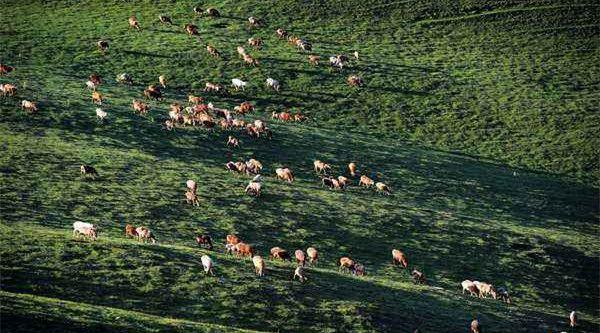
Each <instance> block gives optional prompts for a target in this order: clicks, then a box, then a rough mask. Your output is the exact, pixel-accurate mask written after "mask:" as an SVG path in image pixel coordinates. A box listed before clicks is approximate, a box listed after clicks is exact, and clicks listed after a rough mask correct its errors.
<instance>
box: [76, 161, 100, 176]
mask: <svg viewBox="0 0 600 333" xmlns="http://www.w3.org/2000/svg"><path fill="white" fill-rule="evenodd" d="M79 170H80V171H81V174H82V175H84V176H91V177H92V178H96V177H98V172H97V171H96V169H95V168H94V167H93V166H91V165H85V164H83V165H81V166H80V167H79Z"/></svg>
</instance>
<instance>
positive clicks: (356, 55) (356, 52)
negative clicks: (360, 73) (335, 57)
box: [353, 51, 360, 61]
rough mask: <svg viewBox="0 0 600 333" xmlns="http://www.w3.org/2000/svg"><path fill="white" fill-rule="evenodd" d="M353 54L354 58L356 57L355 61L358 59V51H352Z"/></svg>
mask: <svg viewBox="0 0 600 333" xmlns="http://www.w3.org/2000/svg"><path fill="white" fill-rule="evenodd" d="M353 55H354V59H356V61H358V60H360V59H359V58H358V51H354V53H353Z"/></svg>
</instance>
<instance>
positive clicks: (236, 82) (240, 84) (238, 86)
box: [231, 79, 248, 90]
mask: <svg viewBox="0 0 600 333" xmlns="http://www.w3.org/2000/svg"><path fill="white" fill-rule="evenodd" d="M231 85H233V87H234V88H235V90H240V89H242V90H244V89H246V85H248V82H244V81H242V80H240V79H232V80H231Z"/></svg>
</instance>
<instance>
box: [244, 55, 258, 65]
mask: <svg viewBox="0 0 600 333" xmlns="http://www.w3.org/2000/svg"><path fill="white" fill-rule="evenodd" d="M243 57H244V62H245V63H246V64H248V65H253V66H258V65H259V62H258V59H256V58H254V57H252V56H251V55H249V54H244V56H243Z"/></svg>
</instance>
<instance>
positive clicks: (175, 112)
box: [169, 103, 183, 122]
mask: <svg viewBox="0 0 600 333" xmlns="http://www.w3.org/2000/svg"><path fill="white" fill-rule="evenodd" d="M169 118H171V120H173V121H176V122H180V121H182V120H183V107H182V106H181V104H179V103H172V104H171V105H170V106H169Z"/></svg>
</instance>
